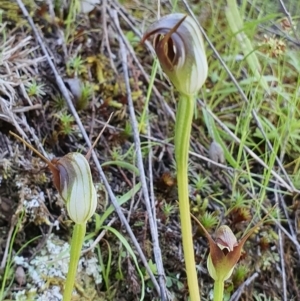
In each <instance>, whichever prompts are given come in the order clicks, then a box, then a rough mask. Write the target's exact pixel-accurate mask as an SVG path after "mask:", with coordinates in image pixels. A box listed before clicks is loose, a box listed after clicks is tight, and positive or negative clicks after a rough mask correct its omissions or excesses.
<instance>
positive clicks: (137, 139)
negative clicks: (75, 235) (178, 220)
mask: <svg viewBox="0 0 300 301" xmlns="http://www.w3.org/2000/svg"><path fill="white" fill-rule="evenodd" d="M110 14H111V17H112V19H113V20H114V23H115V25H116V27H117V28H118V32H120V31H121V28H120V25H119V19H118V15H117V11H116V10H111V12H110ZM119 44H120V49H121V50H120V51H121V57H122V66H123V72H124V81H125V86H126V92H127V100H128V108H129V115H130V121H131V124H132V129H133V137H134V143H135V151H136V154H137V165H138V168H139V171H140V180H141V183H142V190H143V195H144V203H145V205H146V208H147V213H148V218H149V225H150V231H151V236H152V243H153V251H154V256H155V262H156V264H157V267H160V270H159V271H158V274H159V283H160V297H161V299H162V300H163V301H164V300H166V297H167V294H166V283H165V278H164V270H163V263H162V256H161V249H160V247H159V240H158V231H157V227H156V223H155V221H154V218H153V211H152V208H151V202H150V198H149V192H148V185H147V181H146V175H145V169H144V164H143V155H142V151H141V141H140V136H139V131H138V128H139V126H138V123H137V120H136V116H135V111H134V105H133V101H132V97H131V88H130V83H129V74H128V67H127V51H126V48H125V45H124V42H123V39H122V37H121V36H119ZM154 209H155V208H154Z"/></svg>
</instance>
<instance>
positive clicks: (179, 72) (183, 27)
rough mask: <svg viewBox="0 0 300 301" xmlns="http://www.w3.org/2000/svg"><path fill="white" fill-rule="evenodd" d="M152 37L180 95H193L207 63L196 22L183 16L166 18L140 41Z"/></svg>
mask: <svg viewBox="0 0 300 301" xmlns="http://www.w3.org/2000/svg"><path fill="white" fill-rule="evenodd" d="M152 35H154V39H153V42H154V49H155V52H156V54H157V57H158V59H159V61H160V64H161V66H162V69H163V70H164V72H165V73H166V74H167V76H168V77H169V78H170V80H171V82H172V83H173V85H174V86H175V88H176V89H177V90H178V91H179V92H180V93H182V94H185V95H194V94H196V93H197V92H198V91H199V90H200V88H201V87H202V86H203V84H204V82H205V80H206V77H207V71H208V66H207V60H206V55H205V49H204V44H203V39H202V34H201V31H200V28H199V26H198V24H197V22H196V21H195V20H194V19H193V18H192V17H190V16H187V15H184V14H179V13H177V14H170V15H167V16H165V17H163V18H161V19H160V20H158V21H157V22H155V23H154V24H152V25H151V26H150V27H149V28H148V30H147V31H146V32H145V34H144V37H143V39H142V42H144V41H145V40H146V39H148V38H149V37H150V36H152Z"/></svg>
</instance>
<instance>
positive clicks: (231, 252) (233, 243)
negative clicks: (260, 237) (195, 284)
mask: <svg viewBox="0 0 300 301" xmlns="http://www.w3.org/2000/svg"><path fill="white" fill-rule="evenodd" d="M268 215H269V213H268V214H267V215H266V216H265V217H264V218H263V219H262V220H261V221H260V222H259V223H258V224H257V225H255V226H254V227H252V228H251V229H250V230H249V231H248V232H247V234H246V235H244V236H243V238H242V239H241V240H240V242H238V241H237V239H236V237H235V235H234V234H233V232H232V230H231V229H230V228H229V227H228V226H221V227H220V228H218V230H217V231H216V238H215V240H213V238H212V237H211V236H210V234H209V233H208V232H207V230H206V229H205V227H204V226H203V225H202V224H201V223H200V222H199V221H198V220H197V223H198V225H199V226H200V227H201V229H202V230H203V232H204V233H205V236H206V238H207V239H208V242H209V249H210V253H209V255H208V258H207V269H208V272H209V274H210V276H211V277H212V278H213V279H214V280H215V281H222V282H224V281H226V280H227V279H228V278H229V277H230V276H231V274H232V272H233V269H234V267H235V265H236V264H237V262H238V261H239V259H240V257H241V253H242V248H243V246H244V244H245V242H246V241H247V239H248V238H249V236H250V235H251V234H252V233H253V232H254V231H255V230H256V229H257V228H258V227H259V226H260V225H261V224H262V223H263V222H264V220H265V219H266V218H267V216H268Z"/></svg>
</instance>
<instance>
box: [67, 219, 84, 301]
mask: <svg viewBox="0 0 300 301" xmlns="http://www.w3.org/2000/svg"><path fill="white" fill-rule="evenodd" d="M85 231H86V223H83V224H75V226H74V231H73V235H72V241H71V252H70V253H71V254H70V264H69V270H68V275H67V280H66V285H65V291H64V295H63V301H70V300H71V297H72V292H73V287H74V283H75V277H76V272H77V266H78V261H79V257H80V252H81V248H82V245H83V241H84V236H85Z"/></svg>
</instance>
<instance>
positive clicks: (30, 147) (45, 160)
mask: <svg viewBox="0 0 300 301" xmlns="http://www.w3.org/2000/svg"><path fill="white" fill-rule="evenodd" d="M9 133H10V134H11V135H12V136H14V137H15V138H16V139H18V140H20V141H21V142H23V143H24V144H25V145H26V146H27V147H28V148H29V149H31V150H32V151H33V152H34V153H35V154H36V155H37V156H39V157H40V158H41V159H42V160H43V161H44V162H46V163H47V164H48V165H50V166H51V167H52V168H54V169H56V166H55V165H53V164H52V162H51V161H50V160H49V159H47V158H46V157H45V156H44V155H42V154H41V153H40V152H39V151H38V150H36V149H35V148H34V147H33V146H32V145H31V144H30V143H28V142H27V141H25V140H24V139H23V138H21V137H20V136H18V135H17V134H15V133H14V132H12V131H9Z"/></svg>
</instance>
